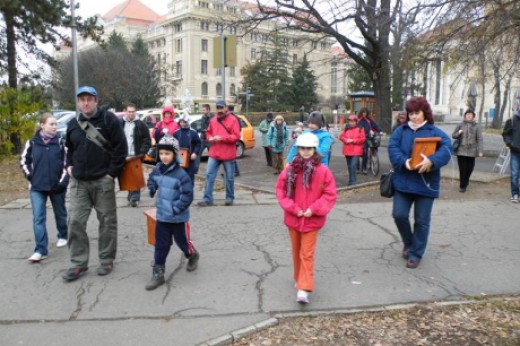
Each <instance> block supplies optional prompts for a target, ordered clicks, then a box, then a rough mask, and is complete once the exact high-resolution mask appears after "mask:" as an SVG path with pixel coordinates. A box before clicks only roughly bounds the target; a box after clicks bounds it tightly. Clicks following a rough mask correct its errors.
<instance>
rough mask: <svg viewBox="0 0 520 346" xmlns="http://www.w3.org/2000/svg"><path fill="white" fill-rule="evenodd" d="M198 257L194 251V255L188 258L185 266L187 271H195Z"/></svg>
mask: <svg viewBox="0 0 520 346" xmlns="http://www.w3.org/2000/svg"><path fill="white" fill-rule="evenodd" d="M199 257H200V255H199V253H198V252H197V251H195V252H194V253H192V254H191V256H190V258H188V264H186V270H187V271H189V272H192V271H194V270H195V269H197V265H198V263H199Z"/></svg>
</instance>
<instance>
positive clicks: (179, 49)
mask: <svg viewBox="0 0 520 346" xmlns="http://www.w3.org/2000/svg"><path fill="white" fill-rule="evenodd" d="M175 51H176V52H177V53H182V38H180V39H178V40H175Z"/></svg>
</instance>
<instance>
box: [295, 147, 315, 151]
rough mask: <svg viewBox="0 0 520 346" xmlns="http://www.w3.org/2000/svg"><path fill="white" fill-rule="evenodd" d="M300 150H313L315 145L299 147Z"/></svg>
mask: <svg viewBox="0 0 520 346" xmlns="http://www.w3.org/2000/svg"><path fill="white" fill-rule="evenodd" d="M298 149H300V150H311V149H314V147H298Z"/></svg>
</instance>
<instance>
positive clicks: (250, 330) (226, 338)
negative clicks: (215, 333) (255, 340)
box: [197, 317, 278, 346]
mask: <svg viewBox="0 0 520 346" xmlns="http://www.w3.org/2000/svg"><path fill="white" fill-rule="evenodd" d="M277 324H278V319H277V318H274V317H272V318H269V319H267V320H264V321H261V322H258V323H255V324H253V325H251V326H249V327H245V328H241V329H237V330H234V331H232V332H230V333H229V334H224V335H222V336H219V337H216V338H214V339H210V340H208V341H205V342H203V343H201V344H198V345H197V346H227V345H232V344H233V343H234V342H235V341H238V340H239V339H242V338H245V337H247V336H249V335H251V334H254V333H256V332H259V331H261V330H264V329H267V328H269V327H272V326H275V325H277Z"/></svg>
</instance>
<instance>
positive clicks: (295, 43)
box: [292, 39, 299, 47]
mask: <svg viewBox="0 0 520 346" xmlns="http://www.w3.org/2000/svg"><path fill="white" fill-rule="evenodd" d="M298 44H299V41H298V40H296V39H294V40H293V41H292V46H293V47H298Z"/></svg>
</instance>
